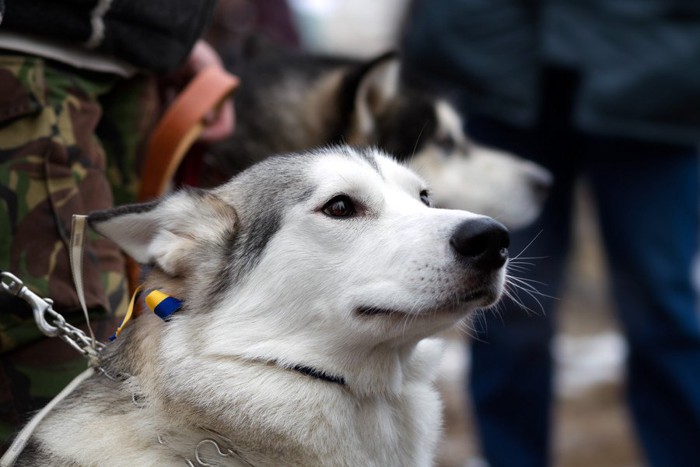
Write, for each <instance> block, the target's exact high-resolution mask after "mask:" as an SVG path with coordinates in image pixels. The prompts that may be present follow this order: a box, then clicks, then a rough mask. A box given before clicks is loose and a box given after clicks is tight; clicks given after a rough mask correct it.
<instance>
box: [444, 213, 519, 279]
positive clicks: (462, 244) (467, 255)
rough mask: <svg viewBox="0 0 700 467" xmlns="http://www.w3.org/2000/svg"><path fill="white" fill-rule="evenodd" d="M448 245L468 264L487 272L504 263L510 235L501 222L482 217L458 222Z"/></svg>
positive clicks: (506, 257)
mask: <svg viewBox="0 0 700 467" xmlns="http://www.w3.org/2000/svg"><path fill="white" fill-rule="evenodd" d="M450 245H451V246H452V248H453V249H454V251H455V252H456V253H457V254H458V255H459V256H460V257H461V258H463V259H465V260H468V261H469V264H470V265H473V266H474V267H476V268H478V269H480V270H482V271H485V272H488V271H494V270H496V269H499V268H500V267H502V266H503V265H504V264H505V262H506V260H507V259H508V246H509V245H510V236H509V234H508V229H506V228H505V227H504V226H503V224H501V223H500V222H497V221H495V220H493V219H491V218H488V217H484V218H480V219H472V220H468V221H464V222H462V223H461V224H459V225H458V226H457V229H455V231H454V232H453V233H452V237H450Z"/></svg>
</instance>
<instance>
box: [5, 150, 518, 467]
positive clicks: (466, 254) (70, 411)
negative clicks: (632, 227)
mask: <svg viewBox="0 0 700 467" xmlns="http://www.w3.org/2000/svg"><path fill="white" fill-rule="evenodd" d="M430 198H431V195H430V192H429V191H428V188H427V186H426V184H425V183H424V181H423V180H422V179H421V178H419V177H418V176H416V175H415V174H414V173H413V172H412V171H411V170H409V169H407V168H405V167H404V166H402V165H399V164H398V163H396V162H395V161H394V160H392V159H390V158H389V157H387V156H385V155H383V154H382V153H381V152H379V151H376V150H357V149H352V148H350V147H343V146H336V147H329V148H326V149H323V150H317V151H314V152H309V153H304V154H297V155H293V156H288V157H272V158H269V159H267V160H265V161H263V162H261V163H259V164H257V165H255V166H253V167H251V168H249V169H248V170H246V171H244V172H242V173H241V174H239V175H238V176H236V177H235V178H233V179H232V180H231V181H229V182H228V183H226V184H224V185H222V186H220V187H217V188H215V189H212V190H183V191H179V192H175V193H173V194H171V195H169V196H167V197H165V198H163V199H161V200H158V201H155V202H153V203H149V204H143V205H136V206H126V207H120V208H115V209H112V210H109V211H103V212H98V213H93V214H91V215H90V217H89V221H90V224H91V226H92V227H93V228H94V229H95V230H97V231H98V232H99V233H101V234H103V235H105V236H106V237H108V238H110V239H112V240H113V241H115V242H116V243H118V244H119V245H120V246H121V247H122V248H123V249H124V250H125V251H126V252H127V253H128V254H130V255H131V256H133V257H134V258H135V259H137V260H138V261H139V262H141V263H143V264H148V265H150V268H149V272H148V273H147V276H146V279H145V284H144V287H145V288H146V289H147V290H150V289H158V290H160V291H161V292H163V293H164V294H167V295H169V296H172V297H174V298H176V299H177V300H179V301H181V304H182V308H181V309H180V310H179V311H177V312H176V313H174V314H173V315H172V317H171V318H170V319H169V320H167V321H164V320H161V319H160V318H158V317H157V316H155V315H154V314H150V313H149V314H144V315H143V316H141V317H139V318H138V319H137V320H136V321H134V322H131V323H130V324H129V325H128V326H126V328H125V331H124V332H123V333H121V335H119V336H118V337H117V339H116V341H115V342H113V343H112V344H111V345H109V346H108V348H107V351H106V353H105V355H104V358H103V361H102V368H103V370H104V373H103V374H96V375H94V376H92V377H91V378H90V379H88V380H87V381H86V382H85V383H83V384H82V385H81V386H80V387H79V389H78V390H77V391H76V392H74V393H73V394H72V395H71V396H69V398H67V399H66V400H64V401H63V402H62V403H61V404H60V405H59V406H58V407H57V408H56V410H55V411H54V412H52V413H51V414H50V415H49V417H48V418H47V419H46V420H44V421H43V422H42V424H41V425H40V426H39V429H38V431H37V432H36V433H35V435H34V436H33V438H32V439H31V441H30V444H29V445H28V447H27V448H26V450H25V451H24V453H23V456H22V457H21V458H20V461H19V464H18V465H22V466H28V465H32V466H35V465H52V466H96V465H105V466H107V465H109V466H134V465H138V466H165V465H168V466H169V465H190V466H195V465H196V466H205V465H234V466H250V465H255V466H278V465H298V466H312V465H333V466H428V465H431V464H432V460H433V455H434V450H435V446H436V442H437V440H438V437H439V433H440V428H441V421H440V418H441V410H440V409H441V407H440V401H439V399H438V394H437V392H436V390H435V388H434V387H433V384H432V381H433V378H434V376H435V372H436V368H437V360H438V359H439V356H440V345H439V341H438V340H437V339H435V338H434V337H431V336H434V335H435V334H436V333H438V332H440V331H443V330H445V329H447V328H449V327H450V326H452V325H453V324H455V323H457V322H458V321H460V320H463V319H464V318H466V317H467V316H468V315H470V312H471V311H472V310H475V309H477V308H484V307H489V306H491V305H493V304H494V303H496V302H497V301H498V300H499V298H500V297H501V295H502V293H503V289H504V282H505V267H506V263H507V261H508V250H507V247H508V242H509V237H508V232H507V230H506V228H505V227H503V226H502V225H501V224H500V223H498V222H496V221H495V220H493V219H491V218H489V217H485V216H482V215H477V214H473V213H470V212H465V211H458V210H445V209H437V208H431V207H430V204H431V200H430Z"/></svg>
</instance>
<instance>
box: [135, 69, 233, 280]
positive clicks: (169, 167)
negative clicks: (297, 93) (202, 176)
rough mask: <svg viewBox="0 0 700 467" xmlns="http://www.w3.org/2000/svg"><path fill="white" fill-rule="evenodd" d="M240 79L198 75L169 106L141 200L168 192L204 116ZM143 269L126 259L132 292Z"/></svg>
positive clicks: (151, 146)
mask: <svg viewBox="0 0 700 467" xmlns="http://www.w3.org/2000/svg"><path fill="white" fill-rule="evenodd" d="M239 82H240V80H239V79H238V78H237V77H236V76H233V75H231V74H229V73H226V72H225V71H224V70H222V69H221V68H218V67H209V68H206V69H204V70H202V71H201V72H199V73H198V74H197V75H196V76H195V77H194V79H192V81H190V83H189V84H188V85H187V87H185V89H183V91H182V92H181V93H180V94H179V95H178V97H177V99H175V101H174V102H173V103H172V104H171V105H170V107H168V110H167V111H166V112H165V113H164V114H163V117H162V118H161V119H160V121H159V122H158V124H157V125H156V127H155V129H154V130H153V133H152V134H151V138H150V140H149V141H148V147H147V150H146V157H145V160H144V164H143V168H142V169H141V188H140V190H139V194H138V197H137V200H138V201H141V202H143V201H148V200H150V199H153V198H156V197H158V196H160V195H162V194H164V193H165V191H166V190H167V189H168V186H169V184H170V182H171V180H172V179H173V176H174V175H175V171H176V170H177V168H178V166H179V165H180V163H181V162H182V159H183V158H184V157H185V154H187V151H188V150H189V148H190V147H191V146H192V143H194V142H195V141H196V140H197V138H198V137H199V135H200V134H201V133H202V130H203V129H204V126H205V125H204V122H203V120H204V117H205V116H206V115H207V113H209V112H210V111H212V110H215V109H217V108H218V107H219V106H220V105H221V104H222V103H223V102H224V100H225V99H228V98H229V96H230V95H231V93H232V92H233V91H235V89H236V88H237V87H238V84H239ZM139 275H140V266H139V265H138V263H137V262H136V261H134V260H133V259H132V258H129V257H127V276H128V281H129V289H130V291H131V293H132V294H133V293H134V291H135V290H136V288H137V286H138V284H139Z"/></svg>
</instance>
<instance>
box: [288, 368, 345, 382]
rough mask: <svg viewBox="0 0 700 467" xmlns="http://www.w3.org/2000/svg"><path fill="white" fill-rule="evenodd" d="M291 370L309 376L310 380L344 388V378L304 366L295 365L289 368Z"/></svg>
mask: <svg viewBox="0 0 700 467" xmlns="http://www.w3.org/2000/svg"><path fill="white" fill-rule="evenodd" d="M291 369H292V370H294V371H297V372H299V373H301V374H303V375H306V376H310V377H312V378H316V379H320V380H321V381H326V382H328V383H334V384H339V385H341V386H345V378H343V377H342V376H336V375H329V374H328V373H326V372H324V371H322V370H317V369H316V368H313V367H310V366H305V365H295V366H293V367H291Z"/></svg>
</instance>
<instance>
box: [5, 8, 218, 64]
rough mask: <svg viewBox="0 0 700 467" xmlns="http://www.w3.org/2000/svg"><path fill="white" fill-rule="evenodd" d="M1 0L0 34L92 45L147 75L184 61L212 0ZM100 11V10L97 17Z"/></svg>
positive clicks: (203, 22) (203, 23) (208, 14)
mask: <svg viewBox="0 0 700 467" xmlns="http://www.w3.org/2000/svg"><path fill="white" fill-rule="evenodd" d="M4 3H5V4H4V5H3V0H0V31H1V30H3V29H7V30H9V31H14V32H20V33H25V34H33V35H41V36H46V37H47V38H51V39H56V40H61V41H67V42H70V43H75V44H90V45H89V46H88V48H94V49H95V50H97V51H99V52H104V53H106V54H110V55H114V56H115V57H118V58H120V59H122V60H125V61H126V62H129V63H131V64H132V65H135V66H137V67H139V68H142V69H144V70H149V71H157V72H163V71H169V70H173V69H175V68H176V67H177V66H179V65H181V64H182V63H183V62H184V60H185V59H186V58H187V56H188V54H189V52H190V50H191V49H192V46H193V45H194V43H195V41H196V40H197V39H198V38H199V36H200V35H201V34H202V31H203V30H204V27H205V26H206V25H207V24H208V22H209V19H210V18H211V15H212V12H213V10H214V6H215V4H216V0H111V1H100V0H6V1H4ZM98 12H100V13H99V14H98Z"/></svg>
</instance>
